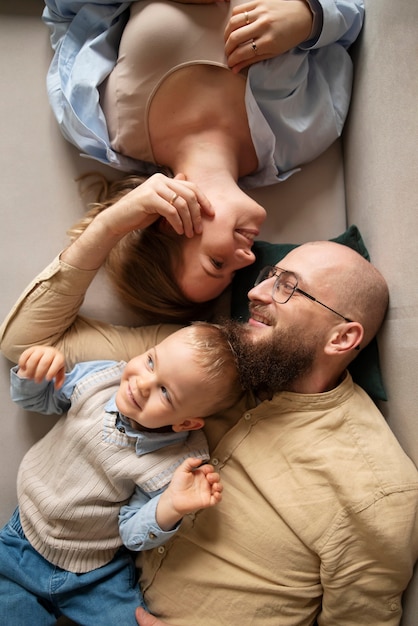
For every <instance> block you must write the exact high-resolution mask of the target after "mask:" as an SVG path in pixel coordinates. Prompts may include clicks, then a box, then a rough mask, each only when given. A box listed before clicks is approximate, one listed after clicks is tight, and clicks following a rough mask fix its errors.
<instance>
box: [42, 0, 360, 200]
mask: <svg viewBox="0 0 418 626" xmlns="http://www.w3.org/2000/svg"><path fill="white" fill-rule="evenodd" d="M308 1H309V4H310V6H311V8H312V10H313V12H314V28H315V36H313V37H312V39H311V40H310V41H308V42H306V43H305V44H304V45H301V46H299V47H297V48H295V49H293V50H291V51H290V52H287V53H285V54H283V55H280V56H278V57H275V58H272V59H268V60H266V61H260V62H259V63H256V64H255V65H252V66H251V67H250V68H249V71H248V79H247V88H246V108H247V115H248V121H249V126H250V131H251V136H252V139H253V143H254V147H255V150H256V152H257V156H258V161H259V169H258V171H257V172H256V173H254V174H252V175H250V176H247V177H245V178H243V179H241V181H240V184H241V186H242V187H244V188H252V187H260V186H263V185H269V184H274V183H276V182H278V181H279V180H285V179H286V178H287V177H288V176H290V175H291V174H292V173H293V172H294V171H296V170H295V168H297V167H298V166H300V165H301V164H303V163H307V162H309V161H311V160H312V159H314V158H315V157H317V156H318V155H319V154H321V153H322V152H323V151H324V150H325V149H326V148H328V147H329V146H330V145H331V144H332V143H333V142H334V141H335V140H336V139H337V138H338V137H339V136H340V134H341V131H342V128H343V125H344V121H345V118H346V115H347V112H348V107H349V102H350V97H351V86H352V62H351V59H350V56H349V54H348V52H347V48H348V47H349V46H350V45H351V44H352V43H353V41H355V39H356V38H357V36H358V34H359V32H360V30H361V27H362V23H363V16H364V5H363V0H308ZM130 4H132V3H131V2H114V1H112V0H100V1H96V0H91V1H90V2H85V0H46V7H45V9H44V12H43V20H44V22H45V23H46V24H47V25H48V27H49V28H50V32H51V44H52V47H53V49H54V57H53V60H52V63H51V66H50V68H49V72H48V77H47V89H48V95H49V99H50V103H51V106H52V109H53V111H54V114H55V116H56V118H57V120H58V123H59V126H60V128H61V131H62V133H63V134H64V136H65V137H66V138H67V139H68V140H69V141H70V142H71V143H73V144H74V145H75V146H77V147H78V148H79V149H80V150H81V151H82V153H83V154H85V155H88V156H90V157H93V158H95V159H97V160H99V161H101V162H103V163H106V164H108V165H111V166H112V167H115V168H117V169H120V170H123V171H126V172H142V173H149V174H151V173H153V172H155V171H157V167H156V166H155V165H153V164H149V163H147V164H145V163H144V162H139V161H136V160H134V159H130V158H128V157H126V156H123V155H121V154H119V153H117V152H115V151H114V150H113V149H112V148H111V147H110V141H109V134H108V130H107V126H106V120H105V117H104V114H103V111H102V109H101V106H100V102H99V92H98V87H99V85H100V84H101V83H102V82H103V81H104V79H105V78H106V77H107V76H108V75H109V73H110V72H111V71H112V69H113V67H114V66H115V63H116V60H117V55H118V47H119V41H120V38H121V35H122V32H123V29H124V26H125V24H126V21H127V19H128V16H129V11H128V8H129V6H130Z"/></svg>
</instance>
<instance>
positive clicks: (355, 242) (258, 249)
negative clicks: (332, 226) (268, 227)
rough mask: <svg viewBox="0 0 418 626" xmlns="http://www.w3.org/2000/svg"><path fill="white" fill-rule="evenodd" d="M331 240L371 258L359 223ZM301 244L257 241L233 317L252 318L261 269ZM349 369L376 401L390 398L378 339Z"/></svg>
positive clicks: (238, 278) (240, 276) (240, 280)
mask: <svg viewBox="0 0 418 626" xmlns="http://www.w3.org/2000/svg"><path fill="white" fill-rule="evenodd" d="M331 241H336V242H337V243H342V244H344V245H346V246H350V248H353V249H354V250H356V251H357V252H358V253H359V254H361V255H362V256H363V257H364V258H365V259H367V260H368V261H370V256H369V253H368V251H367V248H366V246H365V245H364V241H363V239H362V237H361V234H360V232H359V230H358V228H357V226H350V228H348V229H347V230H346V231H345V232H344V233H343V234H342V235H339V236H338V237H335V238H334V239H331ZM297 246H298V244H291V243H268V242H267V241H256V242H255V243H254V246H253V252H254V253H255V256H256V261H255V263H253V265H249V266H248V267H245V268H244V269H242V270H240V271H239V272H237V273H236V275H235V278H234V280H233V283H232V306H231V316H232V317H233V318H235V319H242V320H243V321H247V320H248V298H247V293H248V291H249V290H250V289H251V287H252V286H253V285H254V282H255V279H256V278H257V276H258V273H259V271H260V270H261V269H262V268H263V267H264V266H265V265H276V263H278V262H279V261H280V260H281V259H282V258H283V257H285V256H286V254H287V253H288V252H290V250H293V248H296V247H297ZM349 370H350V373H351V375H352V377H353V379H354V381H355V382H356V383H357V384H358V385H360V386H361V387H363V389H364V390H365V391H367V393H368V394H369V395H370V396H371V397H372V398H373V399H374V400H387V396H386V392H385V388H384V385H383V380H382V374H381V371H380V365H379V352H378V347H377V341H376V339H373V340H372V341H371V342H370V343H369V345H368V346H366V348H364V350H362V351H361V352H360V354H359V355H358V357H357V358H356V359H355V360H354V361H353V362H352V363H351V364H350V367H349Z"/></svg>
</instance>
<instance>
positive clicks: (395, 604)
mask: <svg viewBox="0 0 418 626" xmlns="http://www.w3.org/2000/svg"><path fill="white" fill-rule="evenodd" d="M389 608H390V610H391V611H397V610H398V604H397V603H396V602H392V604H391V605H390V607H389Z"/></svg>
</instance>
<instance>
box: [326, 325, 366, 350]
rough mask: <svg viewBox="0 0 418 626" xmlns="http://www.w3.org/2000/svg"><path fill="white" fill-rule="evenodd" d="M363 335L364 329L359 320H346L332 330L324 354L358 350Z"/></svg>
mask: <svg viewBox="0 0 418 626" xmlns="http://www.w3.org/2000/svg"><path fill="white" fill-rule="evenodd" d="M363 337H364V329H363V326H362V325H361V324H360V322H346V323H345V324H341V325H339V326H338V328H335V329H334V330H333V331H332V335H331V337H330V340H329V341H328V343H327V345H326V346H325V352H326V354H336V353H339V354H341V353H344V352H349V351H351V350H359V349H360V344H361V342H362V340H363Z"/></svg>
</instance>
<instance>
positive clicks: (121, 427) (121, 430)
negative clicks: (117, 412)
mask: <svg viewBox="0 0 418 626" xmlns="http://www.w3.org/2000/svg"><path fill="white" fill-rule="evenodd" d="M118 431H119V432H120V433H122V434H124V433H125V429H124V427H123V426H119V427H118Z"/></svg>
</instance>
